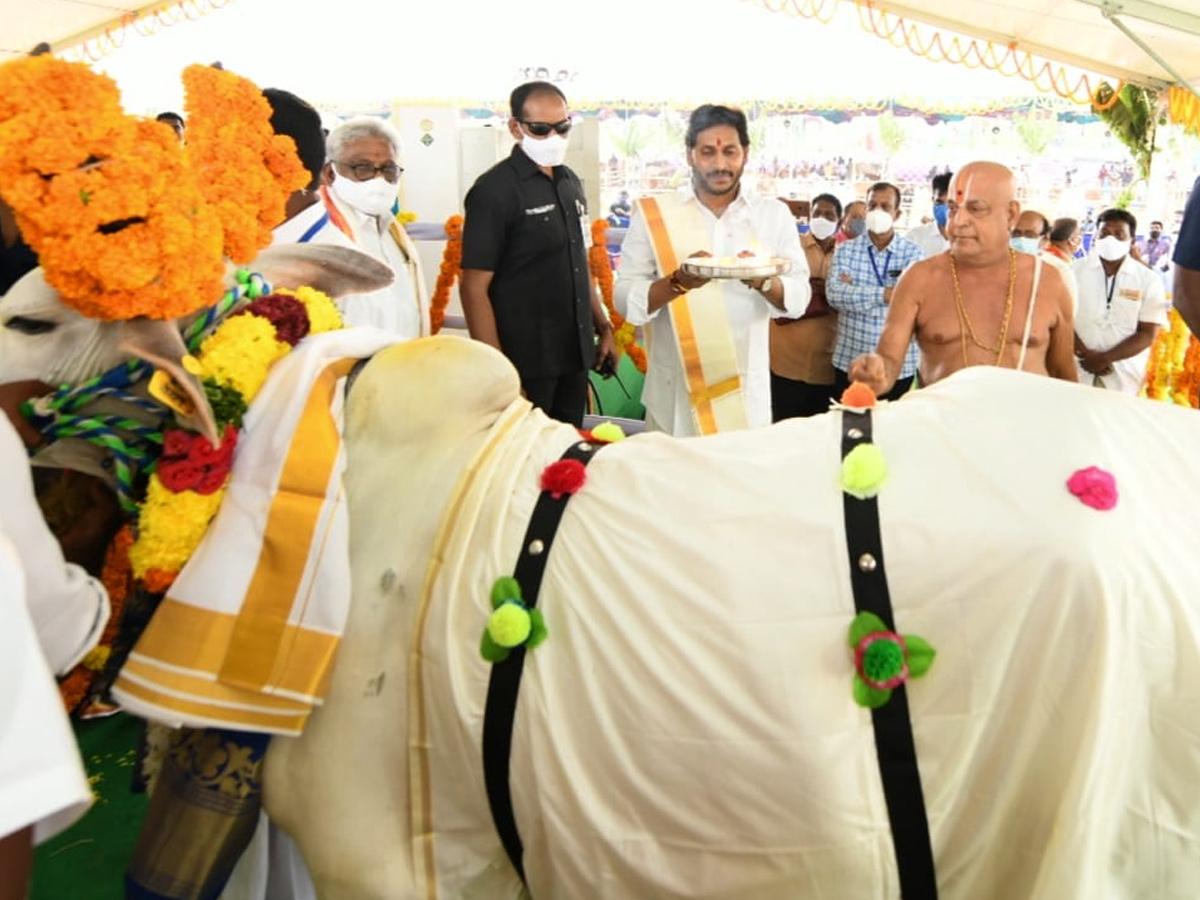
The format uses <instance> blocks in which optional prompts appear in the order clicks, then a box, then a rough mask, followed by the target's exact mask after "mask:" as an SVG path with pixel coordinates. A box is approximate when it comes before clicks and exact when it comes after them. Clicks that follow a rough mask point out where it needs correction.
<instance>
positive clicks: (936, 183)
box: [904, 172, 954, 259]
mask: <svg viewBox="0 0 1200 900" xmlns="http://www.w3.org/2000/svg"><path fill="white" fill-rule="evenodd" d="M953 177H954V176H953V173H951V172H942V173H941V174H940V175H934V176H933V180H932V181H930V182H929V187H930V189H931V190H932V191H933V221H932V222H929V223H927V224H925V225H918V226H917V227H916V228H910V229H909V231H908V233H907V234H906V235H904V236H905V237H906V238H908V239H909V240H910V241H912V242H913V243H914V244H916V245H917V246H918V247H920V248H921V253H922V254H923V257H922V258H923V259H929V257H931V256H937V255H938V254H939V253H942V252H943V251H946V250H949V249H950V239H949V238H948V237H947V236H946V223H947V222H948V221H949V214H948V210H949V207H948V206H947V205H946V203H947V197H948V195H949V192H950V180H951V179H952V178H953Z"/></svg>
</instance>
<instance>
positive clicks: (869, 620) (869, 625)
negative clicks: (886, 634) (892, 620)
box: [850, 612, 888, 647]
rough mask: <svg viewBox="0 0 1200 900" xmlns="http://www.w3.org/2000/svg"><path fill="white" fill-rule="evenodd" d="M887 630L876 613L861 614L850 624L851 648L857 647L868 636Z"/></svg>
mask: <svg viewBox="0 0 1200 900" xmlns="http://www.w3.org/2000/svg"><path fill="white" fill-rule="evenodd" d="M887 630H888V627H887V626H886V625H884V624H883V619H881V618H879V616H877V615H875V613H870V612H860V613H859V614H858V615H857V616H855V617H854V621H853V622H851V623H850V646H851V647H857V646H858V642H859V641H861V640H862V639H863V638H865V637H866V636H867V635H868V634H873V633H874V632H876V631H887Z"/></svg>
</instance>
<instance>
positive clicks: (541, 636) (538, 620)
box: [525, 608, 546, 650]
mask: <svg viewBox="0 0 1200 900" xmlns="http://www.w3.org/2000/svg"><path fill="white" fill-rule="evenodd" d="M529 626H530V628H529V640H528V641H526V642H525V646H526V647H528V648H529V649H530V650H532V649H533V648H534V647H536V646H537V645H538V644H540V643H541V642H542V641H544V640H545V639H546V619H545V617H544V616H543V615H542V611H541V610H540V609H536V608H535V609H531V610H530V611H529Z"/></svg>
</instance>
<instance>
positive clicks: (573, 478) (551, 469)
mask: <svg viewBox="0 0 1200 900" xmlns="http://www.w3.org/2000/svg"><path fill="white" fill-rule="evenodd" d="M586 480H587V469H586V468H585V467H584V465H583V463H581V462H580V461H579V460H577V459H560V460H558V461H557V462H552V463H550V465H548V466H546V468H545V469H543V470H542V490H543V491H549V492H550V496H551V497H553V498H554V499H555V500H557V499H559V498H560V497H562V495H563V494H574V493H575V492H576V491H577V490H579V489H580V488H581V487H583V483H584V481H586Z"/></svg>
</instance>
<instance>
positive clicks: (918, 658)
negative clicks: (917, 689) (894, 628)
mask: <svg viewBox="0 0 1200 900" xmlns="http://www.w3.org/2000/svg"><path fill="white" fill-rule="evenodd" d="M904 645H905V647H907V648H908V674H909V675H910V676H912V677H913V678H920V677H921V676H922V675H924V674H925V673H926V672H928V671H929V667H930V666H932V665H933V658H934V657H935V656H937V651H936V650H934V649H933V647H932V646H931V645H930V643H929V641H927V640H925V638H922V637H917V636H916V635H915V634H906V635H905V636H904Z"/></svg>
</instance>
